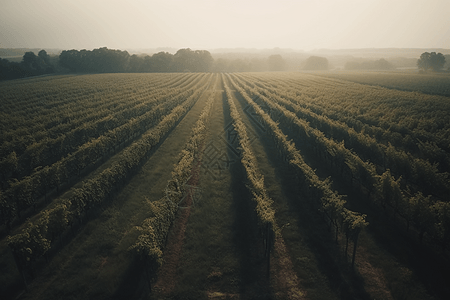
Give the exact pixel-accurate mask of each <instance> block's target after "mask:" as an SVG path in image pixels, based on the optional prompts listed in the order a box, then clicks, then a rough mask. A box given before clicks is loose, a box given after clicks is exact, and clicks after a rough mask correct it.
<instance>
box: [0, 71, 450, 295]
mask: <svg viewBox="0 0 450 300" xmlns="http://www.w3.org/2000/svg"><path fill="white" fill-rule="evenodd" d="M449 96H450V76H449V75H448V74H437V75H432V74H416V73H411V72H386V73H384V72H383V73H381V72H344V71H340V72H334V73H331V72H330V73H325V72H323V73H322V72H319V73H311V74H306V73H287V72H286V73H282V72H280V73H279V72H276V73H275V72H274V73H230V74H217V73H216V74H214V73H164V74H96V75H64V76H46V77H37V78H28V79H21V80H13V81H8V82H0V107H1V111H0V128H1V135H0V178H1V182H0V253H1V256H0V294H1V295H6V298H5V299H15V298H16V297H18V298H19V299H92V298H95V299H124V298H127V299H181V298H183V299H211V298H213V299H255V298H258V299H260V298H261V299H448V298H449V297H450V289H449V287H448V282H450V272H449V270H450V268H449V264H450V262H449V261H448V255H449V250H448V249H449V246H450V198H449V195H450V180H449V172H450V98H449ZM2 299H3V298H2Z"/></svg>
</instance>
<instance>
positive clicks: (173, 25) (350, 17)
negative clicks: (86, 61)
mask: <svg viewBox="0 0 450 300" xmlns="http://www.w3.org/2000/svg"><path fill="white" fill-rule="evenodd" d="M448 11H450V2H449V1H447V0H398V1H390V0H365V1H359V0H342V1H334V0H318V1H309V0H308V1H305V0H303V1H286V0H281V1H254V0H251V1H235V0H233V1H222V0H215V1H210V0H189V1H176V0H155V1H145V0H131V1H116V0H113V1H110V0H79V1H60V0H40V1H39V0H3V1H2V5H1V9H0V27H1V28H2V30H1V31H0V47H1V48H20V47H27V48H44V47H45V48H60V49H72V48H73V49H93V48H97V47H108V48H117V49H145V48H157V47H171V48H176V49H179V48H184V47H189V48H193V49H209V50H211V49H216V48H238V47H241V48H258V49H264V48H274V47H280V48H291V49H297V50H306V51H309V50H313V49H323V48H326V49H350V48H392V47H394V48H430V47H434V48H450V19H449V18H448Z"/></svg>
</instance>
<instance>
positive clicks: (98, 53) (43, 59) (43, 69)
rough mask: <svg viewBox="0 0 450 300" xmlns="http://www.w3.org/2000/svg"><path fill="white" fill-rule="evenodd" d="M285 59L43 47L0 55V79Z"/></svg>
mask: <svg viewBox="0 0 450 300" xmlns="http://www.w3.org/2000/svg"><path fill="white" fill-rule="evenodd" d="M444 64H445V57H444V56H443V55H442V53H437V54H436V53H435V52H432V53H428V52H425V53H422V55H421V56H420V58H419V59H418V61H417V67H418V68H419V69H420V70H423V71H427V70H428V69H432V70H434V71H439V70H441V69H442V68H443V67H444ZM300 67H301V69H304V70H327V69H329V63H328V60H327V59H326V58H325V57H317V56H311V57H309V58H308V59H307V60H306V61H304V62H303V64H302V66H300ZM286 68H287V64H286V61H285V60H284V59H283V57H282V56H281V55H279V54H276V55H270V56H269V57H268V58H267V59H264V60H253V61H244V60H242V59H234V60H233V59H225V58H218V59H217V60H214V58H213V57H212V55H211V53H210V52H209V51H207V50H191V49H189V48H185V49H180V50H178V51H177V52H176V53H175V54H171V53H169V52H158V53H155V54H153V55H137V54H133V55H130V54H129V53H128V52H127V51H122V50H115V49H108V48H107V47H102V48H98V49H94V50H86V49H83V50H75V49H72V50H64V51H62V52H61V54H60V55H59V56H50V55H48V53H47V52H46V51H45V50H41V51H39V53H38V55H36V54H35V53H34V52H32V51H29V52H26V53H25V54H24V56H23V58H22V61H21V62H20V63H18V62H10V61H8V60H7V59H0V80H5V79H17V78H23V77H29V76H37V75H44V74H51V73H55V72H58V71H64V70H65V71H69V72H78V73H152V72H155V73H162V72H255V71H284V70H286ZM392 68H394V67H393V65H392V64H391V63H389V62H388V61H386V60H385V59H380V60H377V61H365V62H361V63H359V62H347V64H346V65H345V69H349V70H361V69H368V70H375V69H376V70H386V69H392Z"/></svg>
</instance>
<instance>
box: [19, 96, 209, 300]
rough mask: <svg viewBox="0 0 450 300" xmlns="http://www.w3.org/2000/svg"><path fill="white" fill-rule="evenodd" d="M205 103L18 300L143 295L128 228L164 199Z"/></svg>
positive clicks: (198, 105) (202, 99)
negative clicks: (148, 205)
mask: <svg viewBox="0 0 450 300" xmlns="http://www.w3.org/2000/svg"><path fill="white" fill-rule="evenodd" d="M206 98H207V97H206V95H205V94H203V95H202V96H201V97H200V98H199V100H198V101H197V103H196V104H195V105H194V106H193V107H192V109H191V110H190V111H189V112H188V113H187V115H186V116H185V117H184V118H183V119H182V120H181V122H180V123H179V124H178V126H177V127H176V128H175V129H174V130H173V131H172V132H171V133H170V134H169V136H168V137H167V138H166V139H165V140H164V141H163V143H162V144H161V145H160V146H159V147H158V148H157V149H156V151H155V152H154V153H153V154H152V155H151V157H150V158H149V159H148V161H147V162H146V163H145V164H144V166H143V167H142V169H141V170H140V172H139V173H138V174H137V175H136V176H134V177H133V178H132V179H131V180H130V181H129V183H128V184H127V185H126V186H125V187H124V188H123V189H122V190H121V192H120V193H119V194H118V195H117V196H116V198H115V199H114V201H113V203H112V205H111V206H109V207H107V208H105V209H104V210H103V211H102V212H101V213H100V215H99V216H98V217H97V218H95V219H93V220H91V221H90V222H88V223H87V224H86V225H85V226H84V227H83V228H82V230H81V231H80V232H79V233H78V235H77V236H76V237H75V238H74V239H73V240H72V241H71V242H70V243H69V244H68V245H67V246H66V247H65V248H64V249H63V250H62V251H61V252H60V253H58V254H57V255H56V256H55V257H54V258H53V259H52V260H51V262H50V264H49V265H48V267H46V268H45V270H44V271H43V272H42V274H40V276H39V277H38V278H37V279H36V280H34V281H33V283H32V284H31V285H30V287H29V292H28V293H26V294H24V295H23V297H22V299H87V298H89V299H93V298H95V299H110V298H117V299H120V298H122V296H123V295H127V297H130V298H131V297H133V296H136V297H137V296H138V295H139V294H141V293H142V292H143V291H142V289H143V285H142V284H141V281H140V277H139V275H140V274H134V273H133V265H132V263H131V262H132V259H131V256H130V255H129V253H128V251H127V249H128V248H129V246H130V245H131V244H132V243H133V242H134V241H135V238H136V236H135V235H136V232H135V231H134V230H132V229H133V228H134V227H135V226H137V225H139V224H141V223H142V221H143V220H144V219H145V218H146V215H145V203H146V202H147V201H153V200H157V199H159V198H160V197H161V196H162V195H163V191H164V188H165V185H166V183H167V181H168V180H169V179H170V173H171V170H172V166H173V164H174V163H176V160H177V157H178V154H179V152H180V151H181V149H182V148H183V146H184V144H185V143H186V141H187V139H188V138H189V136H190V130H191V128H192V126H193V124H194V123H195V122H196V120H197V119H198V116H199V114H200V112H201V111H202V108H203V106H204V105H205V102H206ZM131 278H133V279H135V280H130V279H131Z"/></svg>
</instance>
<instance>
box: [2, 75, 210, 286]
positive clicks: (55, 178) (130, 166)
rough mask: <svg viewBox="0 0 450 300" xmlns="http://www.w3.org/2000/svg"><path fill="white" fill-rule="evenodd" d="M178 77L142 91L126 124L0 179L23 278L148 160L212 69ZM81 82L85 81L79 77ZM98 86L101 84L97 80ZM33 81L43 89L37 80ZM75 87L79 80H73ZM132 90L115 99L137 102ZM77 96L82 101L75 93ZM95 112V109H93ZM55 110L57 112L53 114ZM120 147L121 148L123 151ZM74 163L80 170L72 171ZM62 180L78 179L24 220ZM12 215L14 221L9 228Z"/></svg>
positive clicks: (202, 88) (6, 221)
mask: <svg viewBox="0 0 450 300" xmlns="http://www.w3.org/2000/svg"><path fill="white" fill-rule="evenodd" d="M177 77H178V78H175V80H169V81H171V82H172V85H175V86H174V87H164V86H166V84H167V82H164V81H162V82H160V83H161V87H158V85H157V86H156V88H153V89H152V90H155V95H153V94H152V95H147V96H142V102H144V104H145V105H147V109H146V111H145V112H144V113H142V114H135V116H134V117H130V118H129V119H128V120H127V122H126V123H125V124H120V123H119V124H117V126H116V127H113V128H110V129H109V130H106V131H104V132H101V134H100V133H98V134H97V135H94V134H92V135H87V137H88V139H87V141H86V142H84V143H82V144H81V145H79V146H78V147H74V148H75V149H76V150H75V151H74V152H72V153H68V154H67V155H66V156H64V155H63V156H62V157H61V159H59V160H58V161H57V162H56V163H53V164H48V165H44V166H42V165H41V166H40V168H39V169H34V170H33V171H32V172H31V173H30V174H29V175H27V176H24V177H22V178H20V177H19V178H14V180H8V181H7V182H6V183H5V182H2V183H3V184H4V191H2V192H1V194H0V197H1V198H0V203H1V216H2V224H3V225H6V226H7V227H9V228H6V229H8V230H11V229H12V231H11V233H10V235H9V236H8V237H7V244H8V245H9V247H10V248H11V249H12V251H13V254H14V260H15V263H16V265H17V267H18V268H19V270H20V271H21V272H22V274H23V278H26V277H27V275H26V273H28V272H30V271H32V270H33V266H34V265H35V263H36V262H37V261H39V260H40V259H41V258H42V257H46V254H47V253H48V251H49V250H50V249H51V248H52V247H55V246H57V242H58V240H59V238H60V237H61V235H63V234H64V233H65V232H67V230H70V228H72V227H73V225H74V224H76V223H77V224H82V223H83V219H84V218H85V217H86V216H87V214H88V213H89V211H91V210H92V209H93V208H95V207H101V206H102V205H103V204H104V203H105V202H107V201H109V200H111V199H113V198H114V195H115V193H116V192H117V191H118V190H120V189H121V187H123V186H124V184H126V182H127V181H128V180H129V179H130V178H131V176H133V175H134V174H135V173H136V171H137V170H138V169H139V168H140V167H141V166H142V164H143V163H144V162H145V161H146V159H147V158H148V157H149V155H150V154H151V151H152V149H154V147H155V146H156V145H157V144H158V143H159V142H160V141H161V139H163V138H164V137H165V136H167V134H168V133H169V132H170V131H171V130H172V129H173V128H174V127H175V126H176V124H177V123H178V122H179V120H180V119H181V118H182V117H183V116H184V115H185V114H186V113H187V112H188V111H189V110H190V108H191V107H192V106H193V105H194V104H195V103H196V102H197V100H198V99H199V97H200V96H201V95H202V94H203V93H204V91H205V89H206V88H208V87H209V85H210V81H211V75H209V74H201V75H192V76H185V75H178V76H177ZM156 78H157V77H155V78H152V77H147V78H145V77H141V78H135V79H138V80H139V81H137V82H134V83H131V86H132V87H133V89H138V88H139V87H140V88H141V89H143V87H145V86H146V84H147V83H150V86H152V84H154V82H153V80H154V79H156ZM96 79H98V77H96ZM108 79H109V78H108V77H107V75H106V76H105V77H103V80H105V82H106V83H107V82H108V81H109V80H108ZM128 84H130V83H128ZM80 85H81V86H84V84H81V83H80ZM106 85H108V84H106ZM94 86H97V87H98V86H100V85H99V84H98V83H95V84H94ZM35 87H36V89H38V90H39V86H35ZM74 88H80V86H78V87H77V86H76V85H75V87H74ZM143 90H144V89H143ZM131 93H133V92H131ZM133 94H134V93H133ZM74 95H76V94H75V93H74ZM129 96H131V97H130V101H129V102H128V101H126V100H125V101H124V100H123V99H122V100H121V101H120V100H117V101H118V102H119V103H121V104H123V103H128V104H129V106H130V107H131V108H132V107H133V106H139V104H137V103H136V102H135V101H134V97H132V94H130V95H129ZM47 101H49V100H47ZM73 101H74V102H76V101H78V99H77V97H76V96H74V99H73ZM80 101H81V102H80V103H79V105H80V106H82V105H83V104H86V105H87V102H86V103H84V101H86V100H80ZM103 102H105V103H107V101H103ZM147 102H148V103H147ZM98 111H100V110H98ZM95 113H96V112H95V111H92V114H95ZM118 113H120V111H119V112H118ZM56 115H58V113H57V112H55V117H56ZM92 119H93V120H96V121H97V122H101V120H102V117H101V116H98V117H97V118H96V117H95V116H92ZM33 121H35V122H40V121H39V119H38V120H32V119H31V120H30V125H33ZM94 124H95V122H94ZM69 132H70V131H69ZM98 135H99V136H98ZM97 136H98V137H97ZM119 137H120V138H119ZM120 149H123V150H121V151H119V150H120ZM112 156H114V160H113V161H112V162H110V163H109V164H107V165H106V167H102V168H101V169H100V170H99V171H96V172H92V174H91V175H90V176H88V177H86V179H81V177H79V176H78V175H79V174H80V171H81V172H82V173H88V172H89V171H94V170H95V169H96V166H98V163H99V161H100V163H101V162H104V161H106V160H107V159H108V158H110V157H112ZM4 159H5V158H4ZM4 159H3V160H4ZM71 168H76V169H78V170H77V172H73V171H72V169H71ZM89 173H91V172H89ZM80 179H81V180H80ZM63 181H66V182H68V181H71V182H73V183H74V184H75V183H77V185H76V186H74V187H72V188H71V189H70V193H68V196H64V197H62V196H61V197H56V198H53V199H52V201H51V202H50V203H46V205H45V206H44V208H43V209H41V210H40V211H39V212H37V211H36V212H35V215H34V216H33V217H32V218H31V219H29V220H28V221H26V222H24V220H22V219H21V218H20V212H21V211H24V210H26V209H27V208H30V207H31V206H33V205H35V204H36V203H37V201H38V199H39V198H40V197H43V196H45V195H47V193H48V191H49V189H51V188H55V189H57V188H58V187H59V186H60V185H61V184H62V183H63ZM65 188H66V189H67V188H68V186H67V185H66V186H65ZM13 220H15V221H16V222H15V223H14V224H15V226H14V227H13V228H11V226H10V225H11V224H12V221H13Z"/></svg>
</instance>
